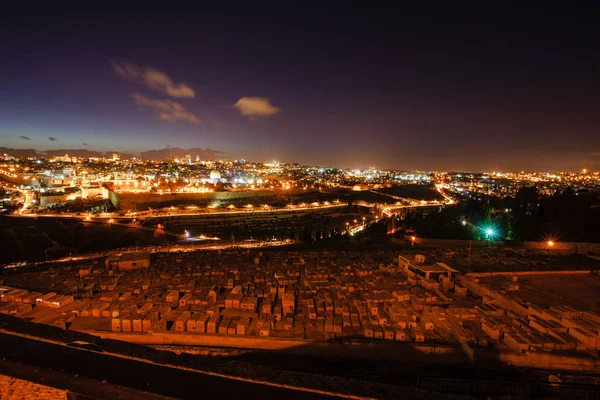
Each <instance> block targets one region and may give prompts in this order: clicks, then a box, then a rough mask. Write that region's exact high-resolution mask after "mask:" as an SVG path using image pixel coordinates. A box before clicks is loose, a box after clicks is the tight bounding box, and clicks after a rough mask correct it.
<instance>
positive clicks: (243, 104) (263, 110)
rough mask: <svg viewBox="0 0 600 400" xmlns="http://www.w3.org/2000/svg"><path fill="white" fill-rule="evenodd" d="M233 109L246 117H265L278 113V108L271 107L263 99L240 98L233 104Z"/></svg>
mask: <svg viewBox="0 0 600 400" xmlns="http://www.w3.org/2000/svg"><path fill="white" fill-rule="evenodd" d="M234 107H235V108H237V109H238V110H240V112H241V113H242V115H245V116H248V117H257V116H258V117H267V116H269V115H273V114H276V113H278V112H279V110H280V109H279V107H275V106H273V105H271V103H270V101H269V99H267V98H264V97H242V98H241V99H239V100H238V101H237V103H235V105H234Z"/></svg>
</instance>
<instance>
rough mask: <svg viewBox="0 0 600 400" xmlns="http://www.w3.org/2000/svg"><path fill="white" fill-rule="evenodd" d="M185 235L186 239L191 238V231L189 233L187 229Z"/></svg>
mask: <svg viewBox="0 0 600 400" xmlns="http://www.w3.org/2000/svg"><path fill="white" fill-rule="evenodd" d="M183 235H184V236H185V237H186V238H189V237H190V231H188V230H187V229H186V230H185V231H184V232H183Z"/></svg>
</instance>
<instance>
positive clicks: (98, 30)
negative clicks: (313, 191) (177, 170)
mask: <svg viewBox="0 0 600 400" xmlns="http://www.w3.org/2000/svg"><path fill="white" fill-rule="evenodd" d="M286 3H293V4H295V5H294V6H291V5H290V4H286ZM24 4H25V5H18V6H15V7H19V8H16V9H13V10H8V11H7V12H6V13H2V16H0V25H1V26H0V50H2V53H1V54H2V62H0V146H4V147H13V148H36V149H41V150H45V149H58V148H61V149H73V148H89V149H93V150H102V151H107V150H122V151H130V152H139V151H142V150H148V149H156V148H163V147H165V146H167V145H169V146H174V147H175V146H179V147H202V148H211V149H216V150H220V151H224V152H225V153H227V154H228V155H230V156H231V157H232V158H247V159H258V160H263V161H267V160H272V159H278V160H281V161H290V162H294V161H296V162H302V163H313V164H320V165H330V166H340V167H352V168H354V167H367V166H375V167H388V168H398V169H417V168H419V169H453V170H501V171H509V170H521V169H536V170H555V169H571V170H578V169H581V168H595V169H600V139H599V137H600V132H599V127H600V117H599V115H600V111H599V110H600V100H599V99H600V97H599V96H598V93H600V76H599V75H600V57H599V52H598V37H599V36H598V28H597V26H598V25H600V23H598V18H599V15H600V14H599V11H598V8H597V7H596V8H593V7H589V8H585V7H583V8H580V9H575V8H573V9H558V8H557V9H552V8H547V7H546V8H531V9H524V8H503V9H495V8H479V9H458V8H439V7H438V6H436V5H434V4H433V3H431V4H428V5H425V6H423V8H422V9H411V8H407V7H405V6H400V5H398V4H395V3H387V4H389V5H383V4H386V3H380V4H379V5H377V4H370V2H363V3H361V4H362V5H359V6H348V5H347V4H346V3H345V2H341V1H340V2H331V3H330V4H331V5H328V6H327V7H324V6H321V5H319V3H314V5H311V6H309V3H304V2H279V3H271V2H269V3H259V4H260V5H258V6H257V5H256V4H251V5H249V4H248V3H246V5H240V6H236V5H235V3H227V6H226V7H223V8H222V9H217V8H210V9H208V8H204V9H185V10H180V11H178V12H176V11H169V10H168V9H165V8H164V6H163V7H162V8H161V9H157V10H151V9H148V8H144V11H143V12H142V11H140V10H126V9H119V10H115V12H109V11H108V10H102V9H95V10H75V9H73V8H68V7H66V6H65V7H64V8H63V9H53V8H43V7H41V6H40V5H39V4H38V3H34V2H31V3H28V2H25V3H24ZM40 4H42V3H40ZM241 4H244V3H241ZM46 7H48V6H46ZM118 68H123V69H124V68H130V69H129V70H128V71H129V72H127V73H121V74H119V73H118V72H119V71H118ZM121 71H123V70H121ZM156 71H160V73H162V74H166V75H158V76H157V75H156V74H155V72H156ZM165 76H166V77H167V79H170V81H168V82H166V83H165V82H164V81H162V80H161V79H162V78H164V77H165ZM186 90H191V92H186ZM190 93H193V97H191V96H190ZM244 98H245V100H240V99H244ZM238 101H240V103H238ZM173 102H174V103H176V104H173ZM236 104H238V107H235V105H236ZM21 136H23V137H26V138H29V139H25V138H21ZM48 137H53V138H56V140H53V141H51V140H48ZM83 143H86V145H83Z"/></svg>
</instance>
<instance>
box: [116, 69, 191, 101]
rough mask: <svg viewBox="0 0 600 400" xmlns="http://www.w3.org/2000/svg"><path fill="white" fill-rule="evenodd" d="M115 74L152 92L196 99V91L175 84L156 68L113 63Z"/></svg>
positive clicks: (180, 83)
mask: <svg viewBox="0 0 600 400" xmlns="http://www.w3.org/2000/svg"><path fill="white" fill-rule="evenodd" d="M111 65H112V68H113V70H114V71H115V73H116V74H117V75H118V76H120V77H121V78H125V79H127V80H130V81H132V82H137V83H141V84H144V85H146V86H147V87H149V88H150V89H152V90H156V91H157V92H161V93H165V94H167V95H169V96H171V97H176V98H190V97H195V96H196V93H195V92H194V89H192V88H191V87H189V86H188V85H187V84H185V83H183V82H179V83H175V82H173V79H171V77H170V76H169V75H167V74H165V73H164V72H162V71H159V70H157V69H154V68H144V67H138V66H137V65H134V64H130V63H117V62H112V63H111Z"/></svg>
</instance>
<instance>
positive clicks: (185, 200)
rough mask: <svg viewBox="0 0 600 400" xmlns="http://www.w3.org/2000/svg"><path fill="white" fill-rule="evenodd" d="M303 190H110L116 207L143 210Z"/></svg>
mask: <svg viewBox="0 0 600 400" xmlns="http://www.w3.org/2000/svg"><path fill="white" fill-rule="evenodd" d="M302 192H304V193H306V192H305V191H303V190H296V189H294V190H286V191H281V190H252V191H232V192H209V193H163V194H160V193H125V192H114V191H112V190H111V191H109V196H108V197H109V198H110V200H111V202H112V203H113V205H114V206H115V208H118V209H121V210H137V211H143V210H147V209H149V208H154V209H157V208H162V207H168V206H171V205H178V204H194V205H200V206H203V205H209V204H210V203H211V202H213V201H223V202H226V201H233V200H240V199H249V201H251V200H252V199H255V198H256V199H257V198H260V197H274V196H289V195H293V194H297V193H302Z"/></svg>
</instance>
